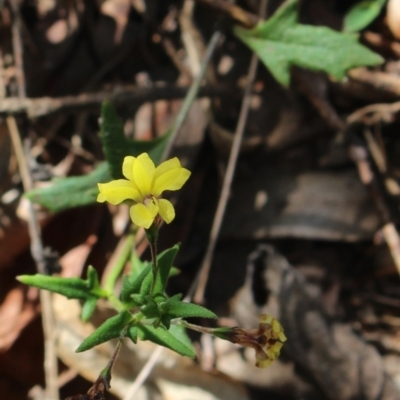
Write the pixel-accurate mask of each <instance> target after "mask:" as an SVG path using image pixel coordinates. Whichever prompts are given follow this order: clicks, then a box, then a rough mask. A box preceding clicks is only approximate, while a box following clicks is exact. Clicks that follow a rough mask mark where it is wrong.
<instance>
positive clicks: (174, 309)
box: [160, 301, 218, 319]
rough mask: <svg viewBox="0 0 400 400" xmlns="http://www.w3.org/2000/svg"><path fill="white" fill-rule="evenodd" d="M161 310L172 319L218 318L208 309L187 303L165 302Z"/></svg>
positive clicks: (161, 305)
mask: <svg viewBox="0 0 400 400" xmlns="http://www.w3.org/2000/svg"><path fill="white" fill-rule="evenodd" d="M160 310H161V311H162V313H165V314H168V316H170V317H171V318H190V317H200V318H213V319H217V318H218V317H217V316H216V315H215V314H214V313H213V312H212V311H210V310H208V309H207V308H204V307H202V306H199V305H197V304H192V303H185V302H183V301H174V302H168V301H167V302H165V303H162V304H160Z"/></svg>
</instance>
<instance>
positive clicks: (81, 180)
mask: <svg viewBox="0 0 400 400" xmlns="http://www.w3.org/2000/svg"><path fill="white" fill-rule="evenodd" d="M110 180H111V175H110V173H109V172H108V165H107V163H104V162H103V163H100V164H99V165H98V166H97V167H96V168H95V169H94V170H93V171H92V172H91V173H89V174H87V175H84V176H74V177H69V178H61V179H57V180H54V181H53V182H52V184H51V186H48V187H45V188H39V189H34V190H31V191H29V192H27V193H26V194H25V196H26V197H27V198H28V199H29V200H31V201H32V202H34V203H38V204H40V205H41V206H42V207H45V208H47V209H48V210H50V211H52V212H59V211H62V210H66V209H69V208H73V207H80V206H86V205H89V204H93V203H95V202H96V198H97V195H98V193H99V191H98V189H97V183H98V182H107V181H110Z"/></svg>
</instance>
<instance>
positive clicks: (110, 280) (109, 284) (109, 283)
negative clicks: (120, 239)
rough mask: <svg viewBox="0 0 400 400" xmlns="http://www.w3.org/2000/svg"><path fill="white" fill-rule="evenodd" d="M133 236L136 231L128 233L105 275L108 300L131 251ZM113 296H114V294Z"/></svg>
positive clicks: (133, 241)
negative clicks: (117, 255)
mask: <svg viewBox="0 0 400 400" xmlns="http://www.w3.org/2000/svg"><path fill="white" fill-rule="evenodd" d="M135 237H136V233H130V234H129V235H128V236H127V237H126V240H125V243H124V244H123V248H122V251H121V254H120V255H119V257H118V260H117V261H116V263H115V265H114V268H113V269H112V270H111V272H110V274H109V275H108V277H107V280H106V282H105V284H104V289H105V291H106V292H107V293H108V297H109V300H110V301H111V299H110V297H112V296H113V293H114V288H115V284H116V282H117V279H118V278H119V276H120V275H121V273H122V271H123V269H124V267H125V264H126V261H127V260H128V258H129V256H130V254H131V252H132V247H133V245H134V243H135ZM114 297H115V296H114Z"/></svg>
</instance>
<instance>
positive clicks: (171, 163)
mask: <svg viewBox="0 0 400 400" xmlns="http://www.w3.org/2000/svg"><path fill="white" fill-rule="evenodd" d="M175 168H182V166H181V163H180V161H179V159H178V157H174V158H171V159H170V160H167V161H164V162H163V163H161V164H160V165H159V166H158V167H157V168H156V171H155V173H154V180H156V179H157V178H158V177H159V176H160V175H162V174H165V173H166V172H168V171H169V170H171V169H175Z"/></svg>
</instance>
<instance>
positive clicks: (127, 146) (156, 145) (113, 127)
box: [100, 101, 170, 179]
mask: <svg viewBox="0 0 400 400" xmlns="http://www.w3.org/2000/svg"><path fill="white" fill-rule="evenodd" d="M169 136H170V135H169V133H168V134H165V135H164V136H162V137H160V138H157V139H154V140H151V141H140V140H129V139H127V138H126V136H125V134H124V125H123V122H122V121H121V119H120V118H119V117H118V115H117V113H116V112H115V110H114V108H113V107H112V105H111V103H110V102H108V101H104V102H103V105H102V109H101V122H100V137H101V140H102V142H103V150H104V154H105V156H106V160H107V161H108V164H109V167H110V173H111V175H112V177H113V178H114V179H120V178H123V175H122V168H121V167H122V162H123V161H124V157H125V156H127V155H131V156H135V157H136V156H138V155H139V154H141V153H148V154H149V156H150V158H151V159H152V160H153V161H154V163H155V164H158V163H159V162H160V161H161V157H162V154H163V151H164V149H165V146H166V145H167V143H168V140H169Z"/></svg>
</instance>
